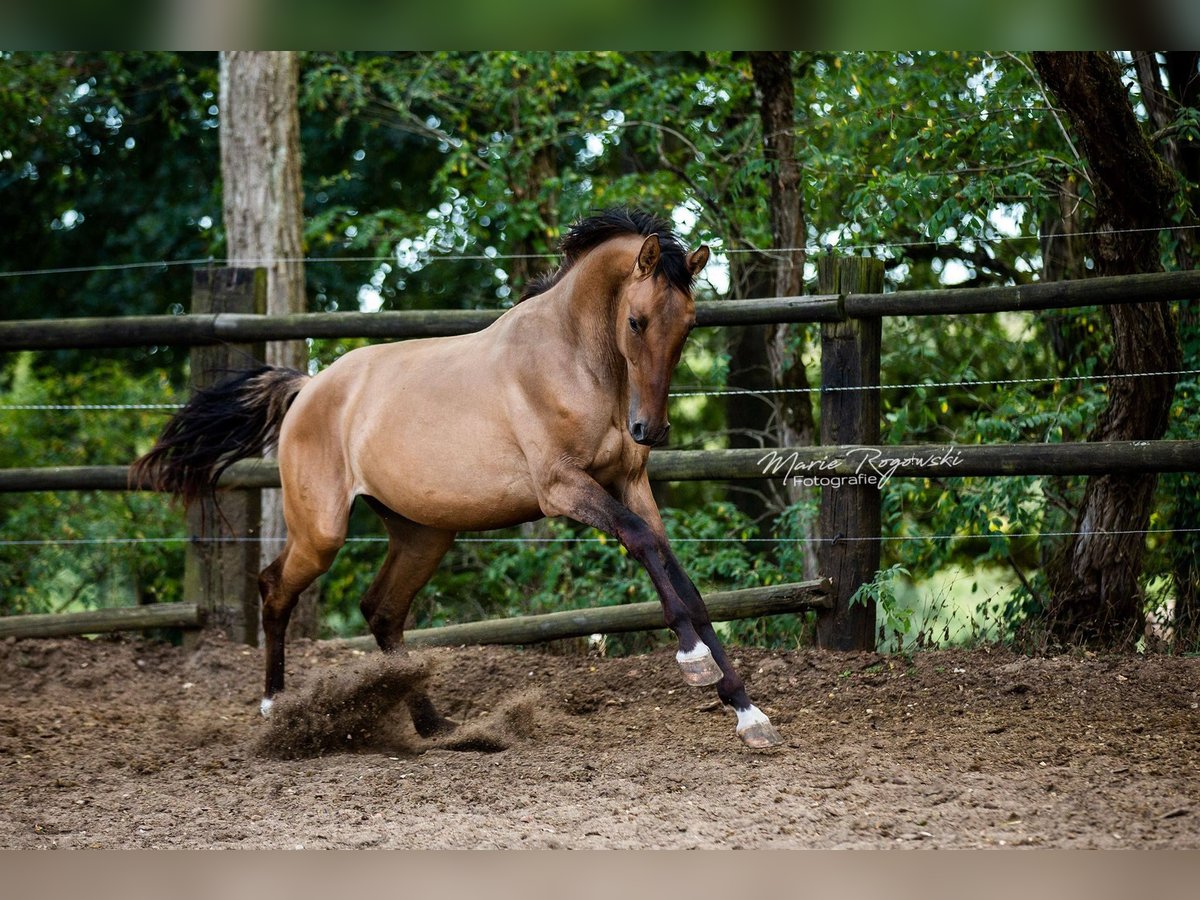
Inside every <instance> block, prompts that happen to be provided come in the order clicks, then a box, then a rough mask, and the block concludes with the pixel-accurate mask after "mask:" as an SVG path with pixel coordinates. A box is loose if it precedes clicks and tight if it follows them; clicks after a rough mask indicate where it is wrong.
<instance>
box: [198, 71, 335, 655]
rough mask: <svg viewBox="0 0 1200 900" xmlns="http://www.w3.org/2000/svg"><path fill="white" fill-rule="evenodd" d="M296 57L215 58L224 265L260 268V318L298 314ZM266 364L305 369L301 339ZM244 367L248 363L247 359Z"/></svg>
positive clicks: (299, 614)
mask: <svg viewBox="0 0 1200 900" xmlns="http://www.w3.org/2000/svg"><path fill="white" fill-rule="evenodd" d="M298 81H299V61H298V59H297V57H296V54H295V53H293V52H290V51H286V52H267V51H257V50H255V51H223V52H222V53H221V55H220V101H219V102H220V110H221V132H220V134H221V176H222V180H223V183H224V187H223V205H224V215H225V232H226V242H227V246H228V250H227V255H228V257H229V265H231V266H262V267H265V268H266V269H267V314H268V315H286V314H288V313H297V312H304V311H305V307H306V303H305V291H304V262H303V257H304V244H303V237H302V221H303V197H302V192H301V184H300V115H299V110H298V107H297V90H298ZM266 355H267V359H266V361H267V362H268V363H269V364H271V365H275V366H288V367H290V368H293V369H299V370H300V371H302V372H306V371H308V347H307V345H306V344H305V343H304V342H303V341H278V342H272V343H268V344H267V352H266ZM247 362H250V361H249V360H248V361H247ZM286 533H287V532H286V527H285V525H284V521H283V504H282V499H281V495H280V491H279V490H276V489H271V490H264V491H263V493H262V537H263V546H262V551H263V552H262V563H263V565H264V566H265V565H267V564H268V563H270V562H271V561H272V560H273V559H274V558H275V557H276V556H278V555H279V552H280V551H281V550H282V549H283V538H284V537H285V536H286ZM318 593H319V591H318V588H317V586H316V585H314V586H313V587H311V588H309V589H308V590H307V591H305V593H304V594H303V595H302V596H301V598H300V603H299V605H298V606H297V608H296V611H295V612H294V614H293V615H292V622H291V626H290V630H289V633H290V634H291V635H292V636H293V637H301V636H302V637H316V635H317V630H318V617H317V597H318Z"/></svg>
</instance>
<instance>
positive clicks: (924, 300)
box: [0, 270, 1200, 351]
mask: <svg viewBox="0 0 1200 900" xmlns="http://www.w3.org/2000/svg"><path fill="white" fill-rule="evenodd" d="M200 271H204V270H200ZM218 271H220V270H218ZM1194 297H1200V271H1193V272H1156V273H1151V274H1148V275H1125V276H1120V277H1114V278H1091V279H1086V280H1083V281H1058V282H1039V283H1036V284H1028V285H1021V286H1017V287H1002V288H969V289H949V290H933V291H903V292H899V293H893V294H882V293H878V292H870V293H850V292H839V293H827V294H817V295H811V296H803V297H774V298H765V299H751V300H712V301H702V302H700V303H697V304H696V322H697V324H698V325H700V326H729V325H761V324H772V323H777V322H833V321H839V320H843V319H845V318H847V317H851V318H853V317H859V318H871V317H879V316H944V315H957V314H970V313H992V312H1004V311H1013V312H1015V311H1024V310H1044V309H1069V308H1073V307H1080V306H1096V305H1100V304H1108V303H1144V302H1147V301H1151V300H1157V301H1162V300H1188V299H1192V298H1194ZM501 313H502V311H501V310H490V309H480V310H470V309H467V310H403V311H389V312H376V313H361V312H336V313H298V314H295V315H289V316H266V315H256V314H253V313H245V314H240V313H224V314H216V315H212V314H201V315H194V314H189V315H180V316H125V317H123V318H119V319H103V318H91V319H89V318H79V319H22V320H15V321H8V322H0V351H12V350H57V349H92V348H97V347H144V346H154V345H159V346H161V345H174V346H180V347H199V346H206V345H212V344H221V343H254V342H257V341H279V340H295V339H298V338H349V337H362V338H392V339H398V338H414V337H439V336H445V335H452V334H465V333H467V332H471V331H478V330H480V329H482V328H486V327H487V326H488V325H490V324H491V323H492V322H494V321H495V320H496V319H497V318H498V317H499V316H500V315H501Z"/></svg>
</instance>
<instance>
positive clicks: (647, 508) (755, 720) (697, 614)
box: [624, 473, 783, 747]
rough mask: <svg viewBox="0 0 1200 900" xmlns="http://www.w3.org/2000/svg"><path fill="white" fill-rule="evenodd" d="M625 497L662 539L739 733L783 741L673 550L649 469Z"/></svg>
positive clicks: (755, 743) (764, 741) (761, 741)
mask: <svg viewBox="0 0 1200 900" xmlns="http://www.w3.org/2000/svg"><path fill="white" fill-rule="evenodd" d="M624 500H625V502H626V503H627V504H628V506H629V508H630V509H631V510H632V511H634V512H635V513H636V514H638V515H640V516H641V517H642V518H643V519H644V520H645V521H646V523H647V525H648V526H649V527H650V529H651V531H653V532H654V535H655V537H656V538H657V540H658V542H659V546H658V552H659V553H660V554H661V555H662V558H663V564H664V567H665V569H666V571H667V577H668V578H669V579H670V581H671V586H672V587H673V588H674V590H675V592H676V593H677V594H678V595H679V597H680V598H681V599H682V600H683V603H684V605H685V606H686V607H687V610H688V614H689V615H690V616H691V620H692V625H693V626H694V627H695V629H696V632H697V634H699V636H700V639H701V640H702V641H703V642H704V645H705V646H706V647H707V649H708V650H709V652H710V653H711V654H712V659H713V662H714V663H715V664H716V666H717V667H718V668H719V669H720V671H721V679H720V680H719V681H718V682H717V696H718V697H720V698H721V702H722V703H724V704H725V705H726V706H727V707H729V708H730V709H732V710H733V711H734V713H736V715H737V733H738V737H740V738H741V739H742V741H743V742H745V743H746V745H747V746H750V747H772V746H775V745H776V744H779V743H781V742H782V740H783V738H782V737H780V735H779V732H778V731H777V730H776V729H775V726H773V725H772V724H771V720H770V719H768V718H767V716H766V714H765V713H763V712H762V711H761V710H760V709H759V708H758V707H757V706H755V705H754V704H753V703H751V702H750V697H749V696H748V695H747V694H746V685H745V683H744V682H743V681H742V677H741V676H740V675H739V674H738V673H737V670H736V669H735V668H734V667H733V663H731V662H730V661H729V657H728V656H726V654H725V648H724V647H722V646H721V641H720V638H718V637H717V632H716V630H715V629H714V628H713V626H712V621H711V619H709V616H708V608H707V607H706V606H705V605H704V598H703V597H701V596H700V591H698V590H697V589H696V585H695V584H694V583H693V582H692V579H691V578H689V577H688V574H687V572H685V571H684V569H683V566H682V565H680V563H679V560H678V559H677V558H676V556H675V553H674V551H672V550H671V545H670V543H669V542H668V541H667V532H666V529H665V528H664V527H663V523H662V517H661V516H660V515H659V512H658V505H657V504H656V503H655V502H654V495H653V493H652V492H651V490H650V482H649V480H648V479H647V478H646V476H645V473H643V474H642V476H641V478H639V479H637V480H635V481H634V482H633V483H632V484H630V485H629V487H628V488H627V490H626V493H625V495H624Z"/></svg>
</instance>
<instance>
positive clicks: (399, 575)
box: [359, 498, 457, 737]
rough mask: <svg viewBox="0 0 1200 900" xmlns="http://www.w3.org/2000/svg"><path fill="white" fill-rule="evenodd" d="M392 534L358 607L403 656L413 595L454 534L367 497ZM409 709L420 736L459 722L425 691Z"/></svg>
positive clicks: (383, 646)
mask: <svg viewBox="0 0 1200 900" xmlns="http://www.w3.org/2000/svg"><path fill="white" fill-rule="evenodd" d="M367 502H368V503H369V504H370V506H371V508H372V509H373V510H375V512H377V513H378V514H379V517H380V518H381V519H383V523H384V525H385V526H386V527H387V532H388V552H387V557H386V558H385V559H384V561H383V566H382V568H380V570H379V573H378V574H377V575H376V576H375V580H374V581H372V582H371V586H370V587H369V588H367V592H366V593H365V594H363V598H362V601H361V602H360V603H359V608H360V609H362V613H363V616H364V617H365V618H366V620H367V624H368V625H369V626H370V628H371V634H373V635H374V636H375V642H376V643H377V644H378V645H379V649H380V650H382V651H383V652H385V653H403V652H404V622H405V620H406V619H407V618H408V611H409V609H410V607H411V606H412V601H413V597H415V596H416V594H417V592H418V591H419V590H421V588H422V587H424V586H425V583H426V582H427V581H429V579H430V578H431V577H432V576H433V573H434V571H436V569H437V567H438V563H439V562H441V560H442V557H443V556H445V555H446V551H447V550H449V549H450V545H451V544H453V543H454V532H453V531H442V530H440V529H437V528H426V527H425V526H423V525H418V524H416V523H415V522H412V521H410V520H408V519H405V518H404V517H403V516H400V515H397V514H396V513H394V512H392V510H390V509H388V508H387V507H386V506H384V505H383V504H381V503H379V502H378V501H375V500H373V499H370V498H368V501H367ZM408 709H409V712H410V713H411V714H412V720H413V725H414V727H416V729H417V733H418V734H420V735H421V736H422V737H429V736H430V735H434V734H438V733H444V732H446V731H450V730H453V729H454V728H455V726H456V724H457V723H455V722H454V721H452V720H451V719H447V718H445V717H444V716H442V715H440V714H439V713H438V711H437V709H436V708H435V707H434V705H433V702H432V701H431V700H430V699H429V696H428V695H427V694H426V693H425V692H424V691H415V692H413V693H412V694H410V695H409V698H408Z"/></svg>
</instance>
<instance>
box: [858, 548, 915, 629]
mask: <svg viewBox="0 0 1200 900" xmlns="http://www.w3.org/2000/svg"><path fill="white" fill-rule="evenodd" d="M901 577H904V578H908V577H911V573H910V572H909V571H908V569H906V568H904V566H901V565H899V564H896V565H893V566H889V567H888V568H886V569H880V570H879V571H878V572H876V573H875V576H874V577H873V578H872V579H871V580H870V581H868V582H867V583H866V584H864V585H861V586H860V587H859V588H858V590H856V591H855V592H854V593H853V595H851V597H850V605H851V606H863V605H867V604H870V605H874V607H875V613H876V619H877V622H876V624H877V626H878V629H879V635H880V644H881V645H884V646H886V643H887V641H889V640H892V641H895V647H896V649H897V650H899V649H902V648H903V647H904V638H905V636H906V635H907V634H908V632H909V628H910V626H911V624H912V615H913V611H912V609H911V608H909V607H907V606H904V605H902V604H901V603H900V600H899V597H898V596H897V593H896V582H897V579H899V578H901Z"/></svg>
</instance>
